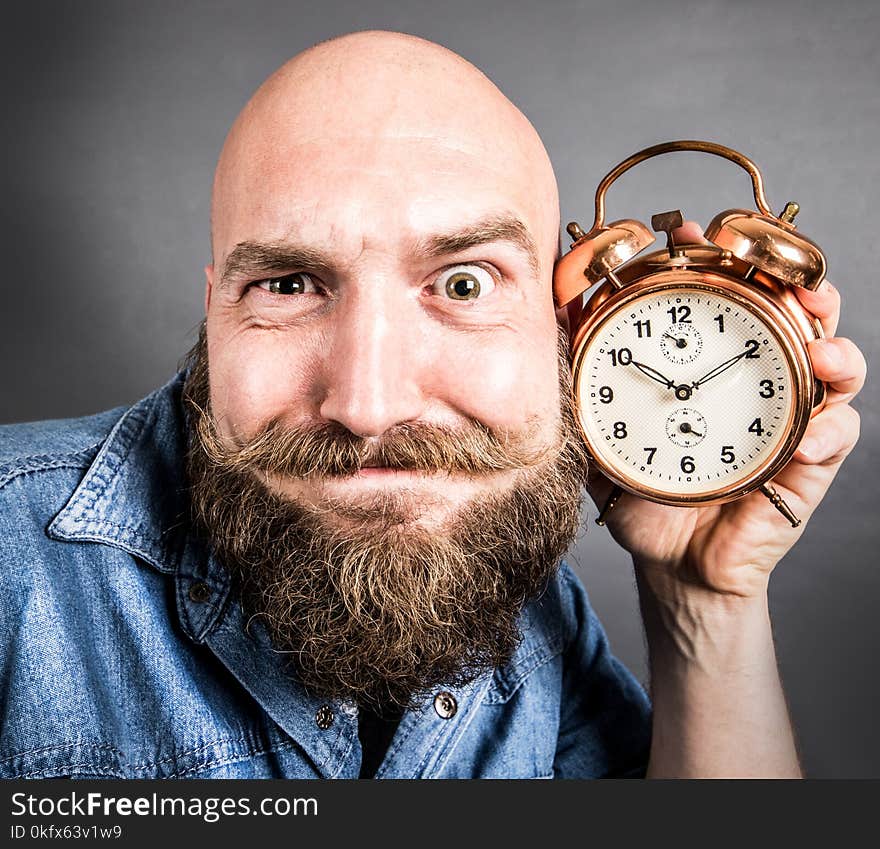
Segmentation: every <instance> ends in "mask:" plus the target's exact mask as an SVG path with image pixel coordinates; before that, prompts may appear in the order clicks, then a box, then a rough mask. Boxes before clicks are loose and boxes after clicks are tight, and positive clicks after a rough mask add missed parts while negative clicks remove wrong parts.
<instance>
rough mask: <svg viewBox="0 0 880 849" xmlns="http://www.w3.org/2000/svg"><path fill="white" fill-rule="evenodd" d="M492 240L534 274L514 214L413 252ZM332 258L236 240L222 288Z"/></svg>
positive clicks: (536, 263)
mask: <svg viewBox="0 0 880 849" xmlns="http://www.w3.org/2000/svg"><path fill="white" fill-rule="evenodd" d="M493 242H509V243H510V244H512V245H514V247H516V248H518V249H519V250H520V251H521V252H522V253H524V254H525V256H526V258H527V259H528V263H529V269H530V270H531V272H532V274H534V276H535V277H538V276H539V274H540V260H539V258H538V249H537V247H536V245H535V241H534V239H532V237H531V235H530V234H529V231H528V228H527V227H526V226H525V224H523V223H522V221H520V220H519V219H518V218H517V217H516V216H514V215H495V216H492V217H489V218H485V219H483V220H481V221H477V222H475V223H474V224H469V225H467V226H466V227H463V228H461V229H459V230H455V231H453V232H450V233H439V234H436V235H433V236H428V237H426V238H423V239H419V240H417V241H416V243H415V246H414V248H415V252H416V253H417V254H420V255H424V256H428V257H441V256H447V255H448V254H456V253H461V252H463V251H466V250H468V249H470V248H474V247H478V246H480V245H486V244H491V243H493ZM333 265H334V263H333V258H332V257H331V256H330V255H329V254H327V253H325V252H323V251H321V250H318V249H315V248H310V247H306V246H303V245H296V244H293V243H264V242H250V241H245V242H239V243H238V244H237V245H236V246H235V247H234V248H233V249H232V251H231V252H230V253H229V256H228V257H227V258H226V263H225V264H224V266H223V275H222V277H221V279H220V286H221V288H224V287H226V286H227V285H228V284H229V281H230V279H231V278H233V277H236V276H238V275H249V276H253V275H261V274H271V273H273V272H277V271H282V270H285V269H289V268H319V269H320V268H331V267H332V266H333Z"/></svg>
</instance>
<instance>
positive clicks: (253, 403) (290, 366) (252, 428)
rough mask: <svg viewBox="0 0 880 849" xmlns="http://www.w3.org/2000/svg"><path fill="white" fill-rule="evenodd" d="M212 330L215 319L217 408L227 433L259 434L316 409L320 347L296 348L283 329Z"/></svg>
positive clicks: (212, 360)
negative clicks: (279, 419) (271, 425)
mask: <svg viewBox="0 0 880 849" xmlns="http://www.w3.org/2000/svg"><path fill="white" fill-rule="evenodd" d="M211 330H212V328H211V325H210V322H209V325H208V362H209V370H210V376H211V379H210V383H211V409H212V411H213V413H214V416H215V418H216V420H217V427H218V430H219V432H220V434H221V435H223V436H232V435H236V436H239V437H248V436H253V435H254V434H255V433H256V432H257V431H258V430H259V429H260V428H261V427H262V426H264V425H265V424H267V423H268V422H269V421H270V420H272V419H273V418H275V417H283V418H284V419H285V420H287V421H295V420H297V419H301V418H303V417H305V416H306V415H307V414H309V413H310V412H311V408H310V393H311V388H312V386H313V385H314V363H315V362H316V351H317V350H318V348H319V346H318V345H316V344H310V343H309V342H308V341H305V340H304V341H303V343H302V344H298V345H296V346H292V345H290V342H289V340H287V341H286V343H285V338H284V334H283V333H278V334H273V333H248V332H247V331H239V332H237V333H233V334H232V335H230V336H226V337H223V336H222V331H220V332H216V333H214V334H212V332H211Z"/></svg>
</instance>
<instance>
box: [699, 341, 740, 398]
mask: <svg viewBox="0 0 880 849" xmlns="http://www.w3.org/2000/svg"><path fill="white" fill-rule="evenodd" d="M753 350H754V348H746V350H745V351H743V352H742V353H741V354H737V355H736V356H735V357H731V358H730V359H729V360H725V361H724V362H723V363H721V365H720V366H715V368H713V369H712V371H710V372H708V373H707V374H704V375H703V376H702V377H701V378H700V379H699V380H695V381H694V382H693V383H692V384H691V385H692V386H693V387H694V389H699V388H700V387H701V386H702V385H703V384H704V383H705V382H706V381H707V380H711V379H712V378H713V377H718V375H719V374H721V372H723V371H727V370H728V369H729V368H730V367H731V366H733V365H735V364H736V363H738V362H739V361H740V360H741V359H742V358H743V357H746V356H748V355H749V353H751V351H753Z"/></svg>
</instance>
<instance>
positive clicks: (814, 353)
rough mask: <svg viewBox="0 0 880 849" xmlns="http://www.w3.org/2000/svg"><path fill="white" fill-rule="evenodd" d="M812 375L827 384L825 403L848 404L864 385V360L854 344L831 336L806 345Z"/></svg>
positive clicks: (865, 366)
mask: <svg viewBox="0 0 880 849" xmlns="http://www.w3.org/2000/svg"><path fill="white" fill-rule="evenodd" d="M807 350H808V351H809V353H810V362H812V364H813V373H814V374H815V376H816V378H817V379H818V380H824V381H825V382H826V383H827V384H828V389H829V396H828V403H834V404H837V403H840V402H841V401H850V400H851V399H852V398H853V396H854V395H855V394H856V393H857V392H859V391H860V390H861V388H862V386H864V385H865V375H866V373H867V370H868V366H867V363H866V362H865V357H864V355H863V354H862V352H861V351H860V350H859V349H858V347H857V346H856V345H855V343H854V342H852V341H851V340H849V339H844V338H841V337H838V336H835V337H834V338H833V339H816V340H814V341H812V342H810V344H809V345H808V346H807Z"/></svg>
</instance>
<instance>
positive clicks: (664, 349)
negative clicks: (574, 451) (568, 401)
mask: <svg viewBox="0 0 880 849" xmlns="http://www.w3.org/2000/svg"><path fill="white" fill-rule="evenodd" d="M672 151H698V152H704V153H711V154H714V155H717V156H721V157H724V158H725V159H728V160H730V161H732V162H734V163H736V164H737V165H740V166H741V167H742V168H744V169H745V170H746V171H747V172H748V174H749V175H750V177H751V179H752V186H753V189H754V197H755V204H756V207H757V209H755V210H746V209H730V210H727V211H725V212H721V213H719V214H718V215H717V216H715V218H714V219H713V220H712V222H711V223H710V224H709V226H708V228H707V229H706V232H705V237H706V239H707V240H708V242H709V244H704V243H701V244H689V243H684V244H680V243H678V242H677V241H676V239H675V236H674V231H675V229H676V228H677V227H679V226H680V225H681V223H682V214H681V212H680V211H678V210H675V211H673V212H665V213H660V214H658V215H655V216H653V218H652V222H651V223H652V227H653V229H654V230H655V231H656V232H665V233H666V234H667V245H666V248H665V249H663V250H660V251H655V252H652V253H647V254H645V255H642V252H643V251H644V249H645V248H647V247H648V246H649V245H651V244H652V243H653V242H654V240H655V236H654V235H653V234H652V233H651V231H649V230H648V228H647V227H645V225H643V224H641V223H640V222H638V221H635V220H631V219H628V220H621V221H614V222H612V223H609V224H606V223H605V194H606V192H607V190H608V188H609V187H610V186H611V184H612V183H613V182H614V181H615V180H616V179H617V178H618V177H619V176H620V175H621V174H623V173H624V172H625V171H628V170H629V169H630V168H632V167H633V166H634V165H637V164H638V163H640V162H643V161H644V160H646V159H649V158H651V157H654V156H658V155H660V154H665V153H669V152H672ZM797 211H798V206H797V204H795V203H791V202H790V203H788V204H786V206H785V208H784V209H783V210H782V212H781V213H780V214H779V215H778V216H777V215H774V214H773V212H772V211H771V209H770V207H769V205H768V203H767V200H766V198H765V196H764V189H763V182H762V178H761V173H760V171H759V170H758V168H757V167H756V166H755V164H754V163H753V162H752V161H751V160H750V159H748V158H747V157H745V156H743V155H742V154H740V153H738V152H736V151H734V150H731V149H730V148H727V147H724V146H722V145H719V144H713V143H711V142H703V141H673V142H667V143H665V144H659V145H655V146H653V147H649V148H647V149H645V150H642V151H640V152H638V153H635V154H633V155H632V156H630V157H629V158H627V159H625V160H624V161H623V162H621V163H620V164H619V165H617V166H616V167H615V168H614V169H613V170H611V171H610V172H609V173H608V174H607V175H606V176H605V177H604V178H603V180H602V181H601V182H600V183H599V186H598V188H597V190H596V214H595V220H594V222H593V226H592V228H591V229H590V231H589V232H587V233H585V232H584V231H583V230H582V229H581V228H580V227H579V226H578V224H576V223H572V224H569V225H568V232H569V234H570V235H571V237H572V239H573V240H574V241H573V244H572V246H571V250H570V251H569V253H567V254H566V255H565V256H564V257H562V259H561V260H560V261H559V263H558V264H557V268H556V271H555V275H554V295H555V298H556V302H557V304H558V305H559V306H563V305H565V304H568V303H569V302H571V301H573V300H574V299H575V298H578V297H580V296H582V295H583V293H585V292H586V291H587V290H588V289H590V288H592V287H593V286H594V285H596V284H599V285H598V287H597V288H596V290H595V291H594V292H593V293H592V294H591V296H590V297H589V299H588V300H587V302H586V304H585V305H584V307H583V310H582V312H581V315H580V319H579V320H578V323H577V327H576V328H575V329H574V330H573V333H572V358H573V359H572V367H573V389H574V393H575V401H576V407H577V410H578V419H579V424H580V428H581V430H582V433H583V437H584V439H585V441H586V444H587V448H588V450H589V452H590V455H591V456H592V458H593V461H594V464H595V466H596V467H597V468H598V469H599V470H600V471H602V472H603V473H604V474H605V475H606V476H607V477H608V478H609V479H610V480H611V481H612V482H613V483H614V484H616V486H615V488H614V491H613V492H612V495H611V497H610V498H609V499H608V502H607V503H606V504H605V506H604V508H603V509H602V511H601V513H600V516H599V519H598V521H599V523H600V524H602V523H604V520H605V517H606V516H607V514H608V512H609V511H610V510H611V509H613V507H614V505H615V504H616V503H617V500H618V498H619V497H620V495H621V494H622V492H623V491H627V492H631V493H634V494H635V495H638V496H640V497H642V498H646V499H649V500H651V501H656V502H659V503H662V504H671V505H679V506H681V505H707V504H719V503H723V502H726V501H732V500H734V499H736V498H741V497H742V496H744V495H747V494H748V493H750V492H753V491H755V490H761V491H762V492H763V493H764V494H765V495H766V496H767V497H768V498H770V499H771V500H772V502H773V503H774V505H775V506H776V507H777V508H778V509H779V510H780V512H781V513H782V514H783V515H784V516H785V517H786V518H787V519H788V520H789V521H790V522H791V524H792V525H793V526H797V525H798V524H799V520H798V519H797V517H796V516H795V515H794V514H793V513H792V511H791V510H790V509H789V507H788V505H787V504H786V503H785V502H784V500H783V499H782V497H781V496H780V495H779V494H778V492H777V491H776V490H775V489H774V487H773V486H772V483H771V481H772V479H773V476H774V475H775V474H777V473H778V472H779V471H780V470H781V469H782V468H783V466H785V464H786V463H787V462H788V461H789V460H790V459H791V457H792V455H793V454H794V452H795V450H796V449H797V445H798V443H799V442H800V440H801V437H802V436H803V434H804V431H805V429H806V427H807V424H808V422H809V420H810V417H811V416H812V415H814V414H815V413H816V412H818V410H819V409H821V407H822V405H823V404H824V401H825V387H824V384H823V383H822V382H821V381H817V380H816V379H815V378H814V376H813V371H812V367H811V365H810V358H809V356H808V353H807V343H808V342H810V341H811V340H813V339H818V338H820V337H821V336H822V328H821V325H820V324H819V321H818V320H817V319H816V318H815V317H814V316H812V315H810V314H809V313H808V312H807V311H806V310H805V309H804V308H803V307H802V306H801V305H800V302H799V301H798V299H797V298H796V296H795V294H794V291H793V288H794V287H796V286H803V287H805V288H807V289H816V288H817V287H818V286H819V284H820V283H821V282H822V280H823V278H824V276H825V268H826V263H825V257H824V256H823V254H822V251H821V250H820V249H819V247H818V246H817V245H816V244H815V243H813V242H812V241H811V240H810V239H808V238H806V237H805V236H803V235H802V234H801V233H799V232H798V231H797V230H796V228H795V226H794V224H793V218H794V216H795V215H796V213H797Z"/></svg>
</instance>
